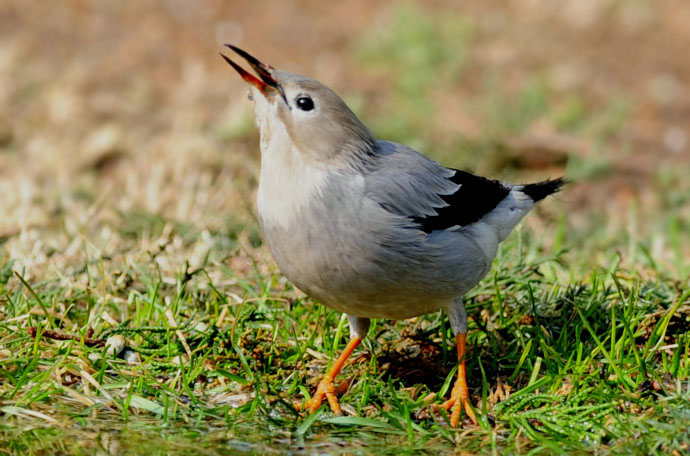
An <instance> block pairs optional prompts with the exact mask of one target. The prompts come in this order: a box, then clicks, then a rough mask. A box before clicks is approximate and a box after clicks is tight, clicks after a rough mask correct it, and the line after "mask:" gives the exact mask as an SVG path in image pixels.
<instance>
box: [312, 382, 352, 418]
mask: <svg viewBox="0 0 690 456" xmlns="http://www.w3.org/2000/svg"><path fill="white" fill-rule="evenodd" d="M347 386H348V383H347V382H343V383H341V384H340V385H338V386H335V383H333V379H331V378H329V377H328V376H324V377H323V378H322V379H321V381H320V382H319V386H318V387H316V392H315V393H314V395H313V396H312V397H311V399H309V400H308V401H307V402H306V403H305V404H304V408H305V409H308V410H309V413H314V412H315V411H317V410H318V409H319V407H321V404H322V403H323V399H324V398H326V400H328V405H330V406H331V410H332V411H333V413H335V414H336V415H342V414H343V411H342V410H341V409H340V404H339V403H338V397H337V395H338V394H343V393H344V392H345V390H347Z"/></svg>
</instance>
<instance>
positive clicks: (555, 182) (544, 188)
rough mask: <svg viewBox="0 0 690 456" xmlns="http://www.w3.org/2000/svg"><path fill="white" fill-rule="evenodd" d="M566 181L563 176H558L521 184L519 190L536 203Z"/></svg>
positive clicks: (558, 188)
mask: <svg viewBox="0 0 690 456" xmlns="http://www.w3.org/2000/svg"><path fill="white" fill-rule="evenodd" d="M567 183H568V182H567V181H566V180H565V178H564V177H559V178H557V179H549V180H545V181H541V182H535V183H533V184H526V185H523V186H522V188H521V189H520V190H521V191H522V193H524V194H525V195H527V196H529V197H530V198H531V199H532V201H533V202H535V203H537V202H539V201H541V200H543V199H544V198H546V197H547V196H549V195H552V194H554V193H556V192H557V191H559V190H560V189H561V188H562V187H563V186H564V185H565V184H567Z"/></svg>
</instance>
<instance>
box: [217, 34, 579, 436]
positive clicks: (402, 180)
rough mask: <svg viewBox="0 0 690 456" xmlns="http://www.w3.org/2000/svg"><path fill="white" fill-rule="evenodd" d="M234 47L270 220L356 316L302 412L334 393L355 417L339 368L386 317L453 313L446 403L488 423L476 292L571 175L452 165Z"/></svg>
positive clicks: (311, 285) (305, 286)
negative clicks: (480, 411) (480, 172)
mask: <svg viewBox="0 0 690 456" xmlns="http://www.w3.org/2000/svg"><path fill="white" fill-rule="evenodd" d="M225 46H226V47H228V48H229V49H231V50H232V51H234V52H235V53H236V54H237V55H239V56H240V57H242V58H243V59H244V60H245V61H246V62H247V63H248V64H249V66H250V67H251V68H252V69H253V70H254V72H255V73H256V75H254V74H252V73H250V72H249V71H247V70H245V69H244V68H243V67H242V66H240V65H239V64H237V63H236V62H235V61H233V60H232V59H231V58H230V57H228V56H226V55H225V54H223V53H222V52H221V53H220V55H221V56H222V57H223V59H224V60H225V61H226V62H227V63H228V64H229V65H230V66H232V67H233V68H234V69H235V70H236V71H237V73H239V75H240V76H241V77H242V79H244V81H246V82H247V83H249V85H250V88H249V99H250V100H253V102H254V117H255V123H256V125H257V127H258V130H259V135H260V149H261V165H260V166H261V170H260V176H259V188H258V193H257V209H258V219H259V224H260V228H261V231H262V234H263V236H264V239H265V242H266V244H267V246H268V249H269V251H270V252H271V255H272V257H273V259H274V260H275V263H276V265H277V266H278V268H279V269H280V271H281V272H282V274H284V275H285V276H286V277H287V278H288V279H289V280H290V281H291V282H292V283H293V284H294V285H295V286H296V287H297V288H299V289H300V290H302V291H304V292H305V293H306V294H307V295H308V296H310V297H311V298H313V299H314V300H316V301H319V302H321V303H322V304H325V305H326V306H328V307H330V308H333V309H335V310H337V311H340V312H343V313H345V314H347V317H348V321H349V327H350V339H349V342H348V343H347V346H346V347H345V349H344V351H343V352H342V353H341V354H340V355H339V357H338V358H337V359H336V360H335V362H334V363H333V364H332V365H331V367H330V369H329V370H328V371H327V372H326V374H325V375H324V376H323V377H322V378H321V380H320V382H319V384H318V386H317V388H316V391H315V393H314V394H313V395H312V396H311V397H310V398H309V399H308V400H307V401H306V402H305V403H304V404H302V409H303V410H308V411H309V412H310V413H314V412H316V411H317V410H318V409H319V408H320V407H321V405H322V404H323V401H324V399H325V400H326V401H327V402H328V405H329V406H330V408H331V410H332V411H333V412H334V413H335V414H341V413H342V410H341V407H340V404H339V401H338V398H337V396H336V392H337V389H336V386H335V378H336V375H337V374H338V372H339V371H340V369H341V368H342V367H343V365H344V363H345V362H346V360H347V359H348V357H349V356H350V355H351V354H352V353H353V351H354V350H355V349H356V347H357V346H358V345H359V343H360V342H361V341H362V339H363V338H364V337H365V336H366V334H367V331H368V329H369V325H370V321H371V319H372V318H381V319H390V320H404V319H408V318H412V317H416V316H419V315H423V314H427V313H430V312H434V311H437V310H439V309H444V310H445V312H446V313H447V316H448V319H449V320H450V326H451V328H452V330H453V333H454V336H455V341H456V348H457V362H458V364H457V378H456V380H455V384H454V386H453V389H452V391H451V395H450V399H448V400H447V401H445V402H443V403H442V404H440V406H439V407H443V408H444V409H446V410H448V411H449V412H450V425H451V426H452V427H454V428H455V427H457V425H458V422H459V419H460V416H461V414H462V411H463V410H464V412H465V414H466V415H467V418H468V419H469V420H470V422H472V423H475V424H476V423H477V418H476V414H475V411H474V408H473V406H472V403H471V400H470V396H469V390H468V386H467V378H466V376H467V372H466V364H465V358H466V340H467V327H468V319H467V312H466V310H465V307H464V303H463V295H465V293H467V292H468V291H469V290H470V289H472V288H473V287H474V286H475V285H477V284H478V283H479V282H480V280H481V279H482V278H483V277H484V276H485V275H486V274H487V272H488V271H489V270H490V268H491V265H492V262H493V259H494V257H495V255H496V251H497V248H498V245H499V243H500V242H501V241H502V240H504V239H505V238H506V237H507V236H508V235H509V234H510V232H511V230H512V229H513V228H514V227H515V226H516V224H517V223H518V222H519V221H520V220H521V219H522V218H523V217H524V216H525V215H526V214H527V213H528V212H529V211H530V210H531V209H532V208H534V207H535V205H536V204H537V203H538V202H540V201H541V200H543V199H544V198H546V197H547V196H549V195H551V194H553V193H556V192H557V191H559V190H560V189H561V188H562V187H563V185H564V184H565V183H566V180H565V178H564V177H559V178H556V179H547V180H544V181H541V182H536V183H530V184H520V185H513V184H509V183H505V182H501V181H499V180H493V179H488V178H485V177H480V176H476V175H474V174H471V173H469V172H466V171H462V170H458V169H453V168H447V167H444V166H442V165H441V164H439V163H438V162H436V161H434V160H432V159H431V158H429V157H427V156H425V155H423V154H422V153H420V152H418V151H416V150H414V149H412V148H411V147H408V146H406V145H403V144H398V143H395V142H390V141H385V140H379V139H376V138H375V137H374V135H373V134H372V132H371V131H370V130H369V129H368V128H367V127H366V126H365V125H364V124H363V123H362V121H361V120H360V119H359V118H358V117H357V116H356V115H355V114H354V113H353V112H352V110H350V108H349V107H348V106H347V104H346V103H345V102H344V101H343V100H342V98H340V97H339V96H338V95H337V94H336V93H335V92H334V91H333V90H332V89H330V88H329V87H327V86H326V85H324V84H322V83H320V82H318V81H316V80H314V79H312V78H309V77H306V76H301V75H298V74H292V73H288V72H285V71H281V70H278V69H276V68H274V67H272V66H270V65H268V64H265V63H262V62H261V61H260V60H258V59H257V58H255V57H253V56H252V55H250V54H249V53H247V52H246V51H244V50H242V49H240V48H238V47H236V46H234V45H232V44H226V45H225ZM297 407H298V408H300V406H299V405H298V406H297Z"/></svg>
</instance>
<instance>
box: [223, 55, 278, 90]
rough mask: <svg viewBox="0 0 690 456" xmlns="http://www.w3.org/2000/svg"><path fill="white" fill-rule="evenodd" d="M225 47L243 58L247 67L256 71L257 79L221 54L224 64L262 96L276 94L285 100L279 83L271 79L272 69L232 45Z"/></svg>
mask: <svg viewBox="0 0 690 456" xmlns="http://www.w3.org/2000/svg"><path fill="white" fill-rule="evenodd" d="M225 46H226V47H229V48H230V49H232V50H233V51H235V52H236V53H238V54H239V55H240V56H241V57H243V58H244V59H245V60H246V61H247V63H249V65H251V67H252V68H253V69H254V71H256V73H257V74H258V75H259V78H261V79H259V78H257V77H256V76H254V75H253V74H251V73H248V72H247V71H246V70H245V69H244V68H242V67H241V66H239V65H238V64H236V63H235V62H233V61H232V60H231V59H230V58H229V57H226V56H225V55H223V54H221V55H220V56H221V57H223V58H224V59H225V61H226V62H228V63H229V64H230V66H231V67H233V68H234V69H235V71H237V72H238V73H239V74H240V76H242V79H244V80H245V81H247V82H248V83H250V84H251V85H253V86H254V87H256V88H257V89H259V91H260V92H261V93H262V94H264V96H267V95H269V94H271V93H277V94H279V95H280V96H282V97H283V99H285V93H284V92H283V88H282V87H281V85H280V83H279V82H278V81H277V80H276V79H275V78H274V77H273V75H272V73H273V69H274V68H273V67H272V66H270V65H266V64H265V63H262V62H260V61H259V60H258V59H256V58H255V57H253V56H251V55H250V54H248V53H247V52H245V51H243V50H242V49H240V48H238V47H236V46H233V45H232V44H226V45H225Z"/></svg>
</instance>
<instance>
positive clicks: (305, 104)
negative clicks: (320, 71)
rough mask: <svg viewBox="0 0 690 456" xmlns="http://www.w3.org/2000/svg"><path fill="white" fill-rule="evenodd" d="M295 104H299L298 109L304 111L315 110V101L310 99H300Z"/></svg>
mask: <svg viewBox="0 0 690 456" xmlns="http://www.w3.org/2000/svg"><path fill="white" fill-rule="evenodd" d="M295 103H297V107H298V108H300V109H301V110H302V111H311V110H312V109H314V100H312V99H311V98H309V97H299V98H298V99H297V100H296V101H295Z"/></svg>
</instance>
